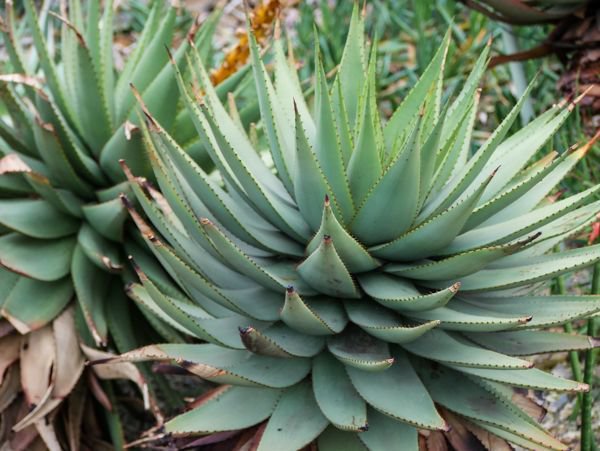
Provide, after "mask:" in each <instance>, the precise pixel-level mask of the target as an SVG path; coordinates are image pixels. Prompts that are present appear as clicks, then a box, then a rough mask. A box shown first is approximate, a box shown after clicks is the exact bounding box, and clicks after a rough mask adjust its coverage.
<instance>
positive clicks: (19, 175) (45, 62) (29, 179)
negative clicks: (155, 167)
mask: <svg viewBox="0 0 600 451" xmlns="http://www.w3.org/2000/svg"><path fill="white" fill-rule="evenodd" d="M6 5H7V12H6V14H7V15H6V17H5V18H4V20H3V21H2V34H3V38H4V39H3V41H4V47H5V48H6V50H7V51H8V52H7V53H8V55H9V57H10V61H9V63H10V68H11V70H12V73H5V74H2V75H1V76H0V99H1V101H2V103H3V105H4V107H5V110H6V112H7V113H8V114H6V115H5V116H4V117H3V118H2V119H1V120H0V137H1V138H2V141H1V142H0V318H2V319H0V325H1V328H0V329H1V332H0V337H2V338H0V355H1V357H0V370H1V371H0V381H1V380H2V377H3V375H4V374H5V372H6V378H5V383H4V384H2V385H1V389H0V390H1V391H2V396H1V398H2V402H0V413H2V416H3V418H2V424H3V426H9V427H3V428H2V432H1V433H0V443H3V442H4V440H5V439H6V434H9V431H10V428H11V427H12V426H13V425H14V423H15V422H19V424H18V427H17V430H25V431H26V432H25V436H26V437H29V438H31V439H33V438H35V434H34V435H33V436H32V435H31V433H30V431H31V428H30V429H29V430H27V429H26V427H27V426H28V425H31V424H36V425H38V426H39V427H38V429H40V427H47V426H48V423H43V422H40V421H41V420H42V419H43V418H44V417H46V416H48V415H49V414H50V412H51V411H53V410H54V409H55V408H56V406H57V405H58V404H60V402H61V401H62V400H63V399H64V398H65V396H66V395H67V394H68V393H69V392H70V391H71V390H72V389H73V388H74V387H75V384H76V383H77V381H78V380H79V376H80V375H81V373H82V371H83V368H84V367H83V363H84V356H83V355H82V354H81V351H80V348H79V340H80V339H83V340H84V342H86V343H87V344H88V345H90V346H94V345H96V346H105V345H106V344H107V343H108V342H110V343H111V346H116V348H117V349H118V350H120V351H121V352H123V351H126V350H128V349H132V348H134V347H136V346H140V345H142V344H143V343H145V342H147V341H145V340H146V339H147V338H148V337H152V336H153V335H152V334H153V333H154V334H155V335H156V332H152V331H151V327H149V326H148V327H139V328H134V327H133V324H132V321H135V322H136V323H137V322H139V321H140V320H141V321H142V323H141V324H147V323H144V322H143V320H144V317H146V318H148V321H149V323H150V324H151V325H153V326H154V328H155V329H156V331H158V332H159V333H161V334H162V335H163V336H164V337H171V338H173V337H175V338H173V339H181V336H180V335H178V334H176V333H175V331H173V330H172V329H171V328H169V326H168V325H167V324H162V323H161V320H160V319H156V318H155V317H154V316H153V315H150V314H149V313H148V312H144V311H142V312H140V311H139V309H137V308H135V307H133V309H131V308H130V306H134V304H133V303H131V302H130V301H129V299H128V298H127V297H126V296H125V294H124V291H123V286H124V284H125V282H126V281H127V280H131V278H132V274H131V272H129V273H128V272H127V271H126V267H125V266H124V265H123V260H124V257H125V256H126V255H127V254H132V253H133V254H134V255H135V254H140V253H143V252H144V251H143V250H142V248H141V247H140V246H139V245H137V246H136V244H135V242H134V240H133V239H132V238H131V237H130V235H129V232H128V231H127V224H126V220H127V217H128V215H127V211H126V209H125V208H124V207H123V206H122V203H121V201H120V199H119V197H118V196H119V194H120V193H122V192H128V189H129V188H128V182H127V181H126V180H125V177H124V175H123V173H122V171H121V168H120V167H119V165H118V160H119V158H127V160H128V161H130V162H131V164H132V165H133V166H135V167H136V170H139V171H141V173H148V174H149V173H150V166H149V164H148V162H147V160H146V159H145V157H144V156H145V151H144V147H143V145H142V141H141V134H140V133H139V131H138V129H137V126H136V125H135V124H136V123H137V122H138V118H137V115H136V112H135V111H134V108H135V105H136V101H135V97H134V92H133V91H132V89H130V86H129V84H130V83H131V84H132V85H133V86H135V88H136V90H137V93H138V95H139V96H140V97H141V98H143V99H144V100H145V101H146V102H148V103H149V104H151V105H153V107H154V108H156V109H160V110H161V112H162V113H159V116H160V118H161V122H162V123H164V124H165V127H166V128H167V129H168V130H170V132H171V133H172V134H173V136H177V139H178V140H180V142H184V143H185V148H186V152H187V154H188V155H192V156H194V157H195V158H200V159H201V156H202V151H201V149H200V145H199V142H198V139H196V138H195V135H196V134H195V131H194V126H193V123H192V122H191V119H190V118H189V116H187V113H185V112H183V113H182V114H178V113H179V112H180V111H179V110H180V108H178V102H179V100H180V99H179V92H178V88H177V83H176V80H175V77H174V74H173V71H172V69H171V68H170V64H168V58H167V52H166V51H165V49H164V44H165V43H171V41H172V39H173V36H174V33H175V29H174V24H175V18H176V9H175V8H171V7H170V8H165V7H164V4H163V2H154V4H153V7H152V10H151V13H150V16H149V18H148V21H147V24H146V27H145V29H144V31H143V33H142V34H141V36H140V37H139V40H138V43H137V46H136V47H135V50H133V52H132V53H131V54H130V55H129V57H128V59H127V60H126V62H125V64H124V67H123V68H122V69H119V70H117V68H116V66H115V64H114V63H113V53H112V52H113V15H114V4H113V2H112V1H108V2H105V4H104V8H103V9H102V8H101V7H100V2H99V1H97V0H90V1H89V2H85V3H84V4H83V5H82V4H81V2H80V1H79V0H73V1H70V2H68V17H62V16H58V17H52V16H47V18H46V20H44V19H43V18H40V17H38V15H37V13H36V11H35V7H34V4H33V1H31V0H27V1H25V2H24V6H25V11H26V12H25V18H24V22H25V23H26V25H27V27H26V28H25V33H29V35H30V36H31V38H32V40H33V45H32V48H31V49H25V48H24V47H23V46H22V45H21V43H22V42H24V40H23V41H22V40H21V39H20V38H18V37H17V31H16V20H15V16H14V13H13V11H12V8H11V7H12V3H11V2H7V3H6ZM66 5H67V4H66V3H65V4H64V5H63V6H66ZM62 13H63V14H67V13H66V12H64V11H62ZM218 18H219V14H218V13H215V14H213V15H212V16H210V17H209V18H208V19H207V20H206V22H205V23H204V24H203V26H202V27H200V28H199V26H198V25H195V26H194V28H193V29H192V30H191V32H190V34H189V35H188V37H189V41H190V42H189V43H188V41H187V40H186V41H184V43H183V44H182V45H181V46H180V47H179V51H178V53H177V55H176V58H179V59H181V58H182V57H183V55H184V52H185V49H186V48H188V46H192V47H193V49H194V50H193V51H194V52H197V53H198V54H201V55H202V58H203V59H205V60H206V59H207V58H208V56H209V53H210V51H211V37H212V33H213V30H214V26H215V24H216V21H217V20H218ZM57 24H58V25H59V26H58V27H56V25H57ZM21 32H23V28H21ZM246 72H248V70H246ZM243 73H244V71H243V70H242V71H241V72H240V74H242V75H243ZM242 75H238V74H235V75H233V76H232V77H231V78H230V79H229V80H228V81H227V82H226V83H224V85H223V88H222V89H223V92H226V91H228V90H229V89H231V87H232V86H235V84H236V81H239V79H240V78H239V77H241V76H242ZM190 132H191V136H190ZM198 161H200V160H198ZM128 236H129V238H128ZM142 245H143V243H142ZM125 246H127V250H126V251H125ZM74 299H76V302H75V304H76V305H77V311H76V312H75V313H73V311H72V310H73V309H69V310H68V312H70V313H69V314H67V313H66V312H65V308H66V307H67V306H68V305H69V304H71V302H72V301H73V300H74ZM57 321H59V322H60V327H59V329H58V330H57V327H58V326H56V324H57ZM76 321H77V322H78V324H79V326H80V328H79V329H80V330H79V334H81V337H83V338H81V337H80V336H79V334H75V333H71V334H69V331H72V329H73V330H74V327H75V326H74V324H75V322H76ZM15 329H16V331H15ZM53 330H54V334H53ZM19 334H21V335H23V337H21V336H19ZM64 336H66V337H67V338H64V339H61V337H64ZM156 336H159V335H156ZM109 337H110V339H109ZM27 349H29V351H27ZM113 349H114V348H113ZM90 352H92V351H90ZM94 355H95V353H94ZM19 362H21V368H20V370H19ZM32 362H33V363H32ZM19 371H20V374H21V377H20V378H19ZM19 380H20V381H21V383H19ZM15 381H16V382H15ZM9 382H10V383H9ZM13 382H15V383H13ZM21 392H22V393H23V394H24V396H20V395H19V394H20V393H21ZM17 396H20V397H19V398H18V399H19V400H22V401H23V405H24V406H25V407H24V409H23V412H22V413H23V414H19V415H20V417H19V415H16V416H17V418H16V420H15V417H14V416H11V414H10V412H9V411H11V409H12V410H14V409H13V408H12V407H11V403H12V404H16V403H17V402H16V401H15V402H13V401H14V400H15V398H16V397H17ZM17 410H18V409H17ZM7 412H8V413H7ZM23 415H26V417H25V419H23V418H22V417H23ZM78 416H79V414H78V415H76V417H78ZM75 429H77V428H75ZM45 432H47V431H44V432H42V431H41V432H40V434H41V435H42V436H43V437H44V439H46V437H47V436H48V435H47V434H46V433H45ZM17 434H18V433H17ZM11 440H12V439H11ZM16 440H17V441H18V437H17V439H16ZM46 443H47V445H48V446H50V447H52V446H51V445H50V444H49V442H48V441H46ZM29 445H30V444H29ZM29 445H27V446H29ZM71 445H73V444H72V443H71ZM32 446H33V445H32ZM115 446H117V445H116V444H115ZM15 449H16V448H15ZM71 449H75V448H71Z"/></svg>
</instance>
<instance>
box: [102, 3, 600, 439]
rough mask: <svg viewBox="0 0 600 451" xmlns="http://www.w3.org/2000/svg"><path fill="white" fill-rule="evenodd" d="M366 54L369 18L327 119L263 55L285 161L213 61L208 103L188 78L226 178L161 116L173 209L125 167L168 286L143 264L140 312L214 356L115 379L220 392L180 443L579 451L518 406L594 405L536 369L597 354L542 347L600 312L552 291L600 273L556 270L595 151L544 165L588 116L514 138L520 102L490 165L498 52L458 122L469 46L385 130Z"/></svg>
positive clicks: (258, 65)
mask: <svg viewBox="0 0 600 451" xmlns="http://www.w3.org/2000/svg"><path fill="white" fill-rule="evenodd" d="M363 34H364V33H363V19H361V18H360V17H359V14H358V13H357V11H356V10H355V11H354V14H353V16H352V21H351V27H350V31H349V34H348V39H347V42H346V46H345V49H344V52H343V56H342V59H341V63H340V66H339V70H338V71H337V74H336V75H335V78H334V80H333V82H332V83H331V84H330V83H328V80H327V77H326V75H325V73H324V71H323V69H322V67H321V63H320V60H319V58H317V61H318V62H317V67H316V69H315V74H316V76H315V80H314V92H315V95H314V107H313V108H312V111H311V108H310V107H309V105H308V104H307V102H306V101H305V99H304V98H303V95H302V92H301V90H300V87H299V86H300V85H299V81H298V79H297V77H296V72H295V69H294V68H295V63H294V61H293V58H291V56H290V57H289V58H286V56H285V54H284V51H283V45H282V43H281V42H275V44H274V57H273V67H274V72H275V79H274V81H272V80H271V78H270V76H269V75H268V72H267V71H266V69H265V66H264V64H263V62H262V61H261V58H260V56H259V52H258V49H257V46H256V42H255V40H254V39H253V37H252V36H250V37H249V38H250V43H251V53H252V68H253V74H254V79H255V84H256V91H257V96H258V100H259V104H260V111H261V119H262V126H261V130H262V131H263V135H264V139H255V137H249V136H247V134H246V133H245V132H244V130H243V128H241V127H240V126H239V124H238V120H237V117H236V114H235V109H234V108H233V109H232V111H234V114H230V113H229V112H227V110H226V109H225V108H224V106H223V105H222V103H221V102H220V101H219V98H218V96H217V93H216V92H215V90H214V89H213V87H212V86H211V84H210V78H209V75H208V73H207V69H206V67H204V65H203V63H202V60H201V59H200V58H196V57H195V56H194V55H192V58H190V63H191V64H190V67H191V69H190V72H191V73H193V75H194V76H195V77H196V79H195V84H196V85H199V86H201V87H202V94H201V96H197V90H195V91H193V92H192V91H190V90H189V83H186V82H185V81H184V79H183V78H182V75H181V73H180V69H179V67H178V66H177V64H174V66H173V68H174V71H175V73H176V74H177V81H178V83H179V88H180V93H181V96H182V98H183V100H184V102H185V105H186V107H187V109H188V111H189V113H190V116H191V117H192V119H193V120H194V124H195V126H196V130H197V132H198V134H199V136H200V137H201V140H202V142H203V143H204V145H205V147H206V149H207V151H208V152H209V154H210V156H211V158H212V160H213V162H214V164H215V166H216V167H217V169H218V171H219V172H218V173H217V174H211V175H210V176H209V175H208V174H206V173H205V171H203V169H202V168H201V167H199V166H198V165H197V164H196V163H195V162H194V161H193V160H192V159H191V158H189V156H188V155H187V154H186V152H185V151H184V150H183V149H182V148H181V146H180V144H179V143H178V142H177V138H176V137H173V136H172V135H171V134H170V133H169V132H168V130H167V129H166V128H165V127H164V126H163V125H162V123H161V120H160V118H157V117H155V116H153V115H152V112H153V108H152V106H150V105H144V104H143V103H142V105H141V106H142V110H143V112H144V114H145V116H146V123H144V124H140V126H141V128H142V135H143V139H144V142H145V145H146V147H147V152H148V155H149V161H150V163H151V165H152V168H153V170H154V174H155V177H156V180H157V181H158V184H159V187H160V193H158V192H157V191H156V190H155V189H154V188H152V186H151V184H149V183H148V181H147V180H146V179H145V178H144V177H140V176H139V175H137V174H135V170H131V169H129V168H128V164H127V162H126V161H124V162H122V164H123V167H124V169H125V171H126V173H127V174H128V177H129V181H130V185H131V189H132V191H133V193H134V195H135V198H131V197H129V196H128V195H123V196H122V199H123V202H124V204H125V205H126V206H127V208H128V209H129V211H130V214H131V216H132V218H133V220H134V221H135V223H136V224H137V226H138V229H139V231H140V234H141V236H142V237H143V239H144V241H145V242H146V244H147V245H148V247H149V248H150V249H151V250H152V252H153V253H154V255H155V256H156V258H157V259H158V261H159V262H160V263H161V266H162V267H163V270H159V269H158V268H156V267H153V268H148V270H146V269H145V268H144V267H143V265H142V264H141V262H140V263H138V262H136V260H135V257H134V258H133V260H134V263H135V269H136V271H137V274H138V277H139V279H140V283H133V284H131V285H129V288H128V293H129V296H130V297H131V298H132V299H134V300H135V301H136V302H138V303H139V304H140V305H142V306H144V307H145V308H147V309H149V310H152V312H153V313H154V314H155V315H156V317H157V318H160V319H161V320H162V321H164V322H165V323H168V324H169V325H170V326H171V327H173V328H174V329H177V330H178V332H180V333H182V334H185V335H188V336H191V337H194V338H196V339H198V340H200V341H203V342H204V343H187V344H169V343H166V344H153V345H150V346H147V347H142V348H140V349H137V350H133V351H130V352H127V353H125V354H123V355H122V356H120V357H119V358H117V359H116V360H113V361H147V360H159V361H174V362H175V363H177V364H179V365H181V366H182V367H183V368H185V369H186V370H187V371H189V372H191V373H193V374H196V375H198V376H200V377H201V378H203V379H204V380H207V381H210V382H213V383H215V384H217V385H218V387H217V388H215V389H214V390H213V391H210V392H209V393H206V394H205V395H203V396H202V398H200V399H199V400H197V401H196V402H194V403H193V406H192V408H191V409H190V410H189V411H187V412H185V413H183V414H181V415H179V416H177V417H175V418H173V419H171V420H170V421H168V422H166V424H165V426H164V430H161V434H163V433H166V434H169V437H171V434H174V435H175V436H177V435H189V434H211V433H220V432H225V431H237V430H240V429H245V428H250V427H252V426H255V425H259V424H262V425H261V426H260V427H259V428H258V429H257V430H256V433H255V434H254V435H252V434H250V436H248V435H244V436H243V437H246V440H247V441H253V442H252V443H253V446H257V449H259V450H279V451H281V450H297V449H301V448H303V447H304V446H306V445H308V444H310V443H313V442H315V441H316V443H317V444H318V447H319V449H320V450H323V451H329V450H340V449H349V450H350V449H364V448H368V449H370V450H389V449H402V450H412V449H417V447H418V430H429V431H430V432H429V435H430V436H439V434H443V433H447V434H449V437H452V435H451V434H452V431H450V430H449V429H450V428H449V424H459V425H461V427H462V428H463V429H465V428H466V429H465V430H470V431H472V432H473V433H474V434H475V435H477V436H479V437H481V439H482V440H484V439H485V437H488V438H487V439H485V440H484V441H485V443H486V444H488V446H492V445H490V443H496V444H497V445H498V446H499V445H500V444H501V443H504V442H505V441H508V442H512V443H516V444H518V445H520V446H524V447H526V448H531V449H557V450H562V449H566V447H565V446H564V445H563V444H561V443H560V442H559V441H557V440H556V439H555V438H553V437H551V436H550V435H548V434H547V433H546V432H545V431H544V430H543V429H542V428H541V427H540V426H539V425H538V424H537V423H536V422H535V421H534V420H532V419H531V418H530V417H529V416H528V415H527V414H526V413H525V412H524V410H523V409H522V407H523V406H525V407H527V406H528V404H527V403H528V401H527V400H526V399H523V397H522V396H521V397H519V396H518V395H516V394H515V393H514V392H513V390H512V387H524V388H530V389H540V390H542V389H543V390H559V391H565V392H581V391H585V390H586V389H587V386H586V385H585V384H582V383H579V382H573V381H569V380H565V379H562V378H559V377H556V376H553V375H551V374H548V373H545V372H543V371H541V370H539V369H536V368H534V367H533V363H532V362H530V361H529V360H527V359H526V358H524V357H525V356H529V355H533V354H539V353H544V352H554V351H566V350H582V349H590V348H592V347H593V346H596V345H597V342H595V341H593V340H591V339H590V338H589V337H587V336H578V335H567V334H561V333H556V332H547V331H544V330H543V328H544V327H546V326H550V325H556V324H561V323H564V322H566V321H570V320H572V319H575V318H582V317H586V316H589V315H591V314H593V313H595V312H597V311H599V310H600V297H599V296H568V295H563V296H556V295H547V294H546V292H545V291H542V290H543V287H544V286H545V284H544V283H545V281H547V280H549V279H551V278H553V277H555V276H556V275H558V274H563V273H566V272H570V271H574V270H577V269H579V268H583V267H586V266H589V265H591V264H593V263H594V262H596V261H598V260H600V247H599V246H590V247H587V248H582V249H571V250H567V251H565V252H561V253H556V254H550V253H549V252H551V250H552V249H553V248H554V246H555V245H556V244H557V243H559V242H561V241H562V240H563V239H564V238H565V237H568V236H570V235H571V234H573V233H575V232H577V231H578V230H580V229H582V228H583V227H585V226H586V225H588V224H589V223H590V222H591V221H592V220H593V219H594V217H595V215H596V214H597V213H598V211H599V210H600V202H599V201H597V200H594V199H595V196H596V195H597V193H598V191H599V190H600V186H595V187H593V188H590V189H588V190H586V191H584V192H581V193H578V194H576V195H573V196H571V197H569V198H566V199H563V200H558V201H554V202H551V201H550V200H548V197H547V196H548V194H549V193H551V191H552V189H553V188H554V187H555V186H556V184H557V183H558V182H559V181H560V180H561V179H562V178H563V177H564V176H565V175H566V174H567V173H568V172H569V170H570V169H571V168H572V167H573V166H574V165H576V164H577V162H578V161H580V160H581V159H582V158H583V157H584V156H585V154H586V152H587V151H588V149H589V147H590V146H589V144H588V145H582V146H580V147H577V148H572V149H569V150H566V151H565V152H563V153H562V154H560V155H559V154H558V153H557V152H552V153H550V154H548V155H546V156H544V157H543V158H541V159H540V160H539V161H535V162H533V163H532V164H529V162H530V160H531V159H532V157H533V156H534V155H536V152H537V151H538V150H540V149H541V148H542V146H543V145H544V143H545V142H546V141H547V140H548V139H550V138H551V137H552V135H553V133H554V132H555V131H556V130H557V129H558V128H559V127H560V126H561V124H562V123H563V122H564V120H565V119H566V117H567V116H568V115H569V113H570V111H571V110H572V109H573V107H574V105H573V103H569V102H566V101H563V102H560V103H559V104H557V105H555V106H554V107H553V108H551V109H550V110H548V111H547V112H545V113H543V114H542V115H541V116H539V117H538V118H536V119H535V120H533V121H532V122H531V123H530V124H529V125H527V126H526V127H525V128H523V129H521V130H519V131H517V132H516V133H514V134H512V135H510V136H509V130H510V129H511V126H512V125H513V123H514V121H515V119H516V118H517V116H518V114H519V110H520V108H521V106H522V105H523V101H524V99H520V100H519V102H518V103H517V105H516V106H515V107H514V109H513V110H512V111H511V113H510V114H509V115H508V116H507V117H506V118H505V119H504V121H503V122H502V123H501V124H500V125H499V127H498V128H497V129H496V130H495V131H494V132H493V133H492V134H491V135H490V136H489V137H488V138H487V140H486V141H485V142H484V143H483V144H482V145H481V146H479V148H478V149H477V150H476V151H475V152H474V153H473V151H472V150H473V148H472V147H473V144H474V143H473V142H472V138H471V136H472V132H473V129H474V127H475V126H476V125H475V124H476V118H477V106H478V99H479V95H480V92H479V88H478V86H479V82H480V79H481V76H482V74H483V71H484V69H485V67H486V64H487V62H488V50H489V48H488V49H486V50H485V51H484V52H483V53H482V54H481V55H480V57H479V58H478V60H477V62H476V64H475V66H474V67H473V69H472V72H471V74H470V76H469V77H468V78H467V80H466V81H465V82H464V84H463V86H462V89H461V90H460V92H459V93H458V95H456V96H455V97H454V98H453V100H452V101H451V102H449V103H447V104H443V103H442V100H441V99H442V97H443V96H442V92H443V69H444V60H445V57H446V52H447V50H448V46H449V42H450V37H449V34H448V35H447V36H446V37H445V39H444V42H443V45H442V47H441V48H440V49H439V51H438V52H437V53H436V55H435V56H434V58H433V60H432V61H431V63H430V65H429V66H428V67H427V69H426V70H425V71H424V73H423V75H422V77H421V78H420V80H419V81H418V82H417V83H416V84H415V86H414V87H413V88H412V90H411V91H410V92H409V94H408V95H407V96H406V98H405V99H404V101H403V102H402V103H401V105H400V106H399V108H398V109H397V110H396V112H395V113H394V114H393V116H392V117H391V118H390V119H389V120H388V121H387V122H384V121H382V120H381V118H380V113H379V111H378V108H377V104H376V94H377V92H376V89H377V83H376V80H375V65H376V61H375V58H374V56H373V55H371V56H370V57H369V55H368V51H367V46H366V44H365V42H364V36H363ZM265 147H266V148H267V150H266V151H265V152H262V151H263V149H264V148H265ZM98 363H100V362H98ZM529 406H531V401H529ZM457 422H458V423H457ZM456 430H457V429H456V428H454V431H456ZM490 434H491V435H490ZM159 436H160V434H159ZM492 436H496V437H497V438H496V439H494V440H496V441H495V442H494V441H493V440H492V439H491V438H489V437H492ZM454 437H455V438H456V436H454ZM442 440H443V436H442ZM449 440H450V438H449ZM504 446H506V443H504Z"/></svg>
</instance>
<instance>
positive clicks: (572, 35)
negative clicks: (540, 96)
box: [463, 0, 600, 134]
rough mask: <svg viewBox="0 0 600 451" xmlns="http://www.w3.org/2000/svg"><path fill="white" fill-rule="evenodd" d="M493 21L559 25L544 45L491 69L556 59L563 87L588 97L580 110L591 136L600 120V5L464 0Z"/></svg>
mask: <svg viewBox="0 0 600 451" xmlns="http://www.w3.org/2000/svg"><path fill="white" fill-rule="evenodd" d="M463 2H464V3H465V4H466V5H467V6H469V7H470V8H473V9H474V10H476V11H479V12H481V13H483V14H485V15H487V16H489V17H490V18H492V19H494V20H498V21H502V22H506V23H508V24H512V25H516V26H531V25H540V24H555V26H554V28H553V29H552V30H551V31H550V32H549V34H548V36H547V38H546V39H544V40H543V42H541V43H540V44H539V45H537V46H535V47H533V48H530V49H527V50H524V51H521V52H517V53H513V54H508V55H499V56H496V57H494V58H493V59H492V60H491V62H490V65H491V66H495V65H497V64H502V63H506V62H510V61H524V60H528V59H534V58H540V57H542V56H546V55H550V54H555V55H556V56H557V57H558V59H559V60H560V61H561V63H563V65H564V69H563V70H562V71H561V76H560V79H559V80H558V82H557V86H558V88H559V89H560V90H561V91H562V92H563V93H565V94H566V95H574V94H578V93H582V92H585V93H586V96H585V97H584V98H583V99H582V101H581V109H582V113H583V116H584V118H583V119H584V123H585V124H586V126H587V127H586V128H588V129H589V130H591V132H590V134H593V133H594V130H596V129H597V128H598V123H599V121H600V87H598V72H599V70H600V56H599V55H598V51H597V49H598V43H599V42H600V20H599V19H598V17H599V15H598V13H599V7H598V3H597V2H594V1H590V0H573V1H569V2H563V1H560V0H541V1H537V0H529V1H528V0H516V1H511V2H505V1H501V0H500V1H498V0H463Z"/></svg>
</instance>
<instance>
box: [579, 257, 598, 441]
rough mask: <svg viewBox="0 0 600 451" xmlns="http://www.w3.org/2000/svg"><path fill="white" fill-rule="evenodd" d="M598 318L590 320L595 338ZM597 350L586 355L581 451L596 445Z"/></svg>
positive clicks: (594, 287)
mask: <svg viewBox="0 0 600 451" xmlns="http://www.w3.org/2000/svg"><path fill="white" fill-rule="evenodd" d="M592 294H600V263H596V264H595V265H594V275H593V277H592ZM598 326H599V321H598V318H590V319H589V320H588V325H587V327H588V330H587V333H588V335H589V336H591V337H595V336H596V335H597V333H598ZM597 351H598V350H597V349H589V350H588V351H586V353H585V369H584V374H583V382H584V383H586V384H588V385H589V387H590V388H589V391H587V392H586V393H584V394H583V401H582V404H581V406H582V407H581V451H592V450H593V449H594V447H595V445H594V432H593V430H592V405H593V402H594V399H593V398H594V396H593V393H592V382H593V380H594V369H595V367H596V356H597Z"/></svg>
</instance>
